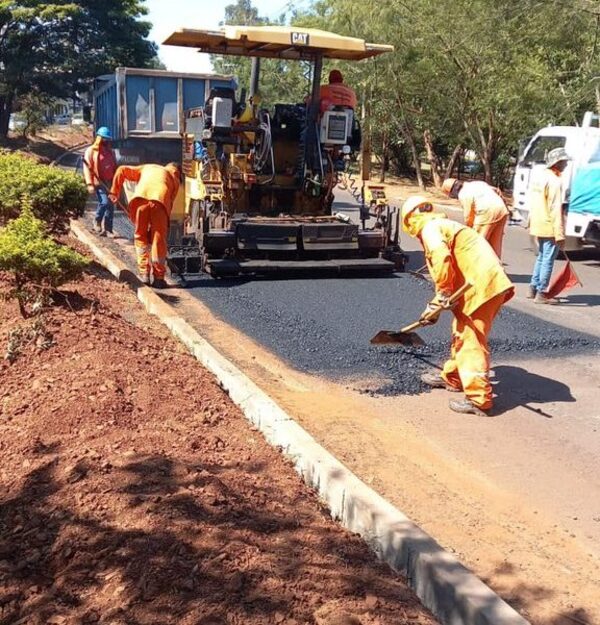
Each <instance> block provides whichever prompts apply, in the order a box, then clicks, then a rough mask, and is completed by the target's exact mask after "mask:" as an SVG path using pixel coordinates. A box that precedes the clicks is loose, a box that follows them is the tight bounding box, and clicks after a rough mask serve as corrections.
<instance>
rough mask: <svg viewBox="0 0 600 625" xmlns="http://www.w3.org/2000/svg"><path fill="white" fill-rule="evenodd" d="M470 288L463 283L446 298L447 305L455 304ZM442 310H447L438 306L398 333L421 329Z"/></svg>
mask: <svg viewBox="0 0 600 625" xmlns="http://www.w3.org/2000/svg"><path fill="white" fill-rule="evenodd" d="M470 288H471V285H470V284H469V283H468V282H465V283H464V284H463V285H462V286H461V287H460V289H457V290H456V291H455V292H454V293H452V295H451V296H450V297H449V298H448V303H449V304H454V303H456V302H457V301H458V300H459V299H460V298H461V297H462V296H463V295H464V294H465V293H466V292H467V291H468V290H469V289H470ZM442 310H448V309H447V308H444V307H443V306H439V305H438V306H436V307H435V308H434V309H433V310H431V311H429V312H428V313H425V314H424V315H423V316H422V317H421V318H420V319H419V321H415V322H414V323H411V324H410V325H408V326H406V327H404V328H402V329H401V330H400V332H412V331H413V330H416V329H417V328H421V327H423V326H424V325H427V322H428V321H429V320H430V319H431V318H432V317H435V316H436V315H437V314H439V313H440V312H441V311H442Z"/></svg>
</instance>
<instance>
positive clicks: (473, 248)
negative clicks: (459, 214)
mask: <svg viewBox="0 0 600 625" xmlns="http://www.w3.org/2000/svg"><path fill="white" fill-rule="evenodd" d="M432 211H433V207H432V205H431V203H430V202H429V201H428V200H427V199H426V198H424V197H422V196H419V195H416V196H412V197H410V198H409V199H408V200H406V202H405V203H404V206H403V207H402V225H403V228H404V230H405V231H406V232H408V233H409V234H410V235H411V236H413V237H416V238H418V239H419V241H420V242H421V245H422V246H423V249H424V251H425V259H426V261H427V266H428V268H429V272H430V273H431V276H432V278H433V281H434V283H435V289H436V295H435V297H434V299H433V300H432V301H431V302H430V304H429V305H428V307H427V309H426V310H425V311H424V313H423V314H425V313H426V312H430V311H431V310H433V308H434V306H436V305H437V304H442V305H443V306H444V305H446V306H447V305H448V301H449V298H450V296H451V295H452V293H454V292H456V291H457V289H459V288H460V287H461V286H462V285H463V284H465V283H467V284H470V285H471V287H470V288H469V289H468V290H467V291H466V293H465V294H464V296H463V297H462V298H461V299H460V300H459V301H458V302H457V303H455V304H454V305H453V306H452V312H453V313H454V322H453V325H452V350H451V355H450V359H449V360H448V361H447V362H446V363H445V365H444V368H443V370H442V373H441V375H440V374H433V373H425V374H424V375H423V376H422V378H421V380H422V381H423V382H424V383H425V384H427V385H429V386H431V387H434V388H446V389H448V390H451V391H463V392H464V393H465V399H463V400H452V401H450V409H451V410H453V411H455V412H460V413H464V414H476V415H480V416H483V415H485V413H486V412H488V411H489V410H490V409H491V408H492V387H491V384H490V380H489V370H490V350H489V347H488V335H489V333H490V330H491V329H492V323H493V321H494V318H495V317H496V315H497V314H498V311H499V310H500V307H501V306H502V304H504V303H505V302H506V301H508V300H509V299H510V298H511V297H512V296H513V295H514V286H513V285H512V283H511V281H510V280H509V279H508V277H507V275H506V273H504V269H502V265H501V263H500V260H499V259H498V257H497V255H496V254H495V253H494V250H493V249H492V248H491V246H490V244H489V243H488V242H487V241H486V240H485V239H484V238H483V237H480V236H479V235H478V234H477V233H476V232H475V231H474V230H472V229H471V228H468V227H467V226H464V225H462V224H459V223H458V222H456V221H452V220H451V219H447V218H446V217H445V216H444V215H438V214H436V213H434V212H432ZM436 321H437V317H434V319H433V320H432V322H433V323H435V322H436Z"/></svg>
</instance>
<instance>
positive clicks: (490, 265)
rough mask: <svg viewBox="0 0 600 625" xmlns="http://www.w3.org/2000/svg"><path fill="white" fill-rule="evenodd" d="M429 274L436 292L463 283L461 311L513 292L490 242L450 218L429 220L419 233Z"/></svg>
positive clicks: (511, 294) (473, 310) (471, 310)
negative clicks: (463, 292) (469, 286)
mask: <svg viewBox="0 0 600 625" xmlns="http://www.w3.org/2000/svg"><path fill="white" fill-rule="evenodd" d="M418 237H419V239H420V240H421V243H422V244H423V249H424V250H425V258H426V260H427V265H428V267H429V270H430V273H431V276H432V278H433V280H434V282H435V284H436V287H437V289H438V290H439V291H444V292H447V293H453V292H455V291H456V290H457V289H458V288H460V287H461V286H462V285H463V284H464V283H465V282H468V283H469V284H470V285H471V288H470V289H469V290H468V291H467V292H466V293H465V295H464V298H463V302H462V305H461V310H462V312H463V313H464V314H465V315H471V314H473V313H474V312H475V311H476V310H477V309H478V308H479V307H480V306H482V305H483V304H485V303H486V302H489V301H490V300H491V299H493V298H494V297H496V296H497V295H500V294H502V293H505V294H506V297H505V301H508V300H509V299H510V298H511V297H512V296H513V295H514V292H515V288H514V286H513V283H512V282H511V281H510V280H509V278H508V276H507V275H506V273H505V271H504V269H503V268H502V264H501V262H500V260H499V259H498V257H497V256H496V253H495V252H494V250H493V249H492V247H491V246H490V244H489V243H488V242H487V241H486V240H485V239H484V238H483V237H480V236H479V235H478V234H477V233H476V232H475V231H474V230H472V229H471V228H468V227H466V226H463V225H462V224H459V223H457V222H455V221H452V220H450V219H446V218H442V219H432V220H428V221H427V222H426V223H425V225H424V226H423V229H422V230H421V231H420V233H419V234H418Z"/></svg>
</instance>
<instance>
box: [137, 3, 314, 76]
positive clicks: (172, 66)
mask: <svg viewBox="0 0 600 625" xmlns="http://www.w3.org/2000/svg"><path fill="white" fill-rule="evenodd" d="M232 3H233V0H146V7H147V8H148V11H149V14H148V16H147V17H146V19H147V20H148V21H150V22H152V24H153V25H154V27H153V29H152V32H151V33H150V39H152V40H153V41H155V42H156V43H158V44H160V43H161V42H162V41H164V40H165V39H166V38H167V37H168V36H169V35H170V34H171V33H172V32H173V31H175V30H178V29H179V28H200V29H201V28H218V26H219V22H220V21H222V20H223V18H224V17H225V7H226V6H227V5H228V4H232ZM252 4H253V5H254V6H255V7H256V8H257V9H258V12H259V15H261V16H265V17H269V18H272V19H275V18H277V17H279V15H281V14H282V13H283V12H285V10H286V8H287V7H288V6H289V5H290V4H293V5H294V6H296V7H298V6H300V5H304V6H306V5H307V4H308V2H306V1H305V2H302V1H298V0H294V1H293V2H290V1H289V0H253V2H252ZM159 56H160V58H161V60H162V62H163V63H164V64H165V65H166V66H167V69H169V70H172V71H177V72H191V73H197V72H200V73H202V72H209V71H211V65H210V60H209V57H208V55H207V54H199V53H198V52H196V51H195V50H193V49H192V48H178V47H176V46H160V50H159Z"/></svg>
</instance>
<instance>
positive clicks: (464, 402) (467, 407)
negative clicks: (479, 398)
mask: <svg viewBox="0 0 600 625" xmlns="http://www.w3.org/2000/svg"><path fill="white" fill-rule="evenodd" d="M448 406H449V407H450V410H453V411H454V412H459V413H460V414H474V415H476V416H478V417H487V414H486V413H485V412H484V411H483V410H482V409H481V408H478V407H477V406H476V405H475V404H474V403H473V402H472V401H471V400H470V399H467V398H466V397H465V398H464V399H451V400H450V402H449V403H448Z"/></svg>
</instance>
